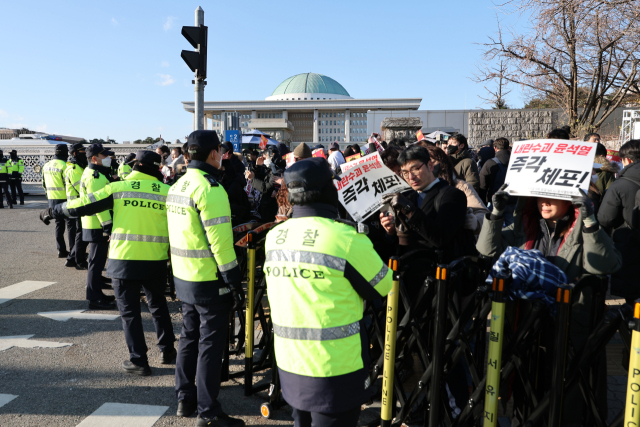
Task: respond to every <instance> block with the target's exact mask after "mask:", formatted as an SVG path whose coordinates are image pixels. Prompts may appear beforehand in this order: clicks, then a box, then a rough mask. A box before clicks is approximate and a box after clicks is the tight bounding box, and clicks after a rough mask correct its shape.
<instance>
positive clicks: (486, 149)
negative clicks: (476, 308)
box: [478, 139, 496, 171]
mask: <svg viewBox="0 0 640 427" xmlns="http://www.w3.org/2000/svg"><path fill="white" fill-rule="evenodd" d="M495 156H496V150H495V149H494V148H493V139H487V140H486V141H485V142H483V143H482V145H481V146H480V150H478V157H479V158H480V160H478V170H480V171H481V170H482V167H483V166H484V164H485V163H486V162H487V160H489V159H493V158H494V157H495Z"/></svg>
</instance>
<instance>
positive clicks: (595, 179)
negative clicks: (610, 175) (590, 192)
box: [591, 173, 598, 184]
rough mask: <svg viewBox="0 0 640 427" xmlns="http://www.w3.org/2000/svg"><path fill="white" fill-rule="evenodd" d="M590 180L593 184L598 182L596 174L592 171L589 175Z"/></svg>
mask: <svg viewBox="0 0 640 427" xmlns="http://www.w3.org/2000/svg"><path fill="white" fill-rule="evenodd" d="M591 182H593V183H594V184H595V183H596V182H598V174H597V173H594V174H593V175H591Z"/></svg>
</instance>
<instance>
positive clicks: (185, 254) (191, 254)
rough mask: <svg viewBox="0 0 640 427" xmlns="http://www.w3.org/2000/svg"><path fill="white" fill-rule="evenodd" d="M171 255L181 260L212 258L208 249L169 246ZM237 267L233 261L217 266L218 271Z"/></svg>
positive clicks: (236, 262)
mask: <svg viewBox="0 0 640 427" xmlns="http://www.w3.org/2000/svg"><path fill="white" fill-rule="evenodd" d="M171 255H175V256H179V257H182V258H212V257H213V253H211V250H210V249H180V248H176V247H175V246H171ZM237 265H238V260H237V259H234V260H233V261H231V262H228V263H226V264H219V265H218V266H217V267H218V270H219V271H228V270H231V269H232V268H233V267H235V266H237Z"/></svg>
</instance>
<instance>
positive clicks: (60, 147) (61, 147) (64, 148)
mask: <svg viewBox="0 0 640 427" xmlns="http://www.w3.org/2000/svg"><path fill="white" fill-rule="evenodd" d="M55 151H65V152H68V151H69V147H68V146H67V144H56V149H55Z"/></svg>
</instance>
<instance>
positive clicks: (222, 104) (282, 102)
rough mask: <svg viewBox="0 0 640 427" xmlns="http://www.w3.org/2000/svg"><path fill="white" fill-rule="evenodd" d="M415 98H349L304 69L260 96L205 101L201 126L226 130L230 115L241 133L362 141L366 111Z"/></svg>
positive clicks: (415, 104)
mask: <svg viewBox="0 0 640 427" xmlns="http://www.w3.org/2000/svg"><path fill="white" fill-rule="evenodd" d="M205 93H206V92H205ZM421 101H422V98H390V99H354V98H353V97H351V95H349V92H347V90H346V89H345V88H344V87H343V86H342V85H341V84H340V83H338V82H337V81H335V80H333V79H332V78H330V77H327V76H324V75H322V74H315V73H304V74H297V75H295V76H293V77H289V78H288V79H286V80H285V81H283V82H282V83H280V84H279V85H278V86H277V87H276V88H275V90H274V91H273V93H272V94H271V95H270V96H268V97H267V98H266V99H265V100H264V101H209V102H206V101H205V103H204V116H205V121H204V123H205V125H204V126H205V129H211V130H215V131H216V132H218V134H219V135H220V136H221V137H222V136H223V135H224V131H225V130H228V129H229V123H231V120H230V117H233V116H236V117H238V123H239V129H240V131H241V133H246V132H249V131H250V130H253V129H259V130H261V131H263V132H265V133H268V134H270V135H271V136H272V138H274V139H276V140H278V141H282V142H287V143H294V144H295V143H298V142H314V143H323V142H324V143H326V142H333V141H339V142H361V143H362V142H365V141H366V140H367V138H368V136H369V134H368V131H367V124H368V123H367V115H368V113H369V112H372V111H378V110H384V111H394V110H404V111H407V110H414V111H415V110H418V108H419V107H420V102H421ZM182 104H183V106H184V109H185V110H186V111H188V112H190V113H193V112H194V103H193V102H183V103H182ZM194 119H195V115H194ZM371 128H372V127H370V129H371Z"/></svg>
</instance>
